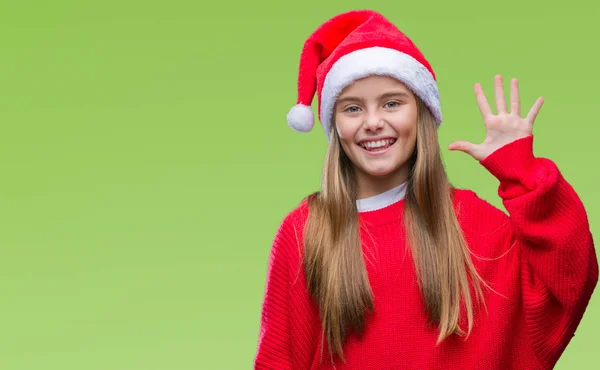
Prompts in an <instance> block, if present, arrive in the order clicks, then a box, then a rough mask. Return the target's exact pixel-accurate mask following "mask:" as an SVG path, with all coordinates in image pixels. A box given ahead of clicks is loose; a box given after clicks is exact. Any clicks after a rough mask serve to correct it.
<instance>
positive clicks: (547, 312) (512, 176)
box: [481, 136, 598, 365]
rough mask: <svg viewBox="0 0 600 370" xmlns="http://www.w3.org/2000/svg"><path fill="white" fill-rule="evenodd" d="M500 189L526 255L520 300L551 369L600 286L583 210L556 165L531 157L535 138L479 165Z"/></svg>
mask: <svg viewBox="0 0 600 370" xmlns="http://www.w3.org/2000/svg"><path fill="white" fill-rule="evenodd" d="M481 164H482V165H483V166H484V167H485V168H486V169H487V170H488V171H490V173H491V174H492V175H494V176H495V177H496V178H497V179H498V180H499V182H500V185H499V187H498V194H499V195H500V197H501V199H502V202H503V204H504V206H505V208H506V210H507V211H508V214H509V220H510V222H509V224H508V225H510V233H509V234H510V236H509V239H510V240H511V241H512V242H511V243H516V244H517V245H518V248H520V250H521V261H520V263H521V279H522V299H523V307H524V313H525V316H526V318H525V319H526V323H527V326H528V331H529V333H530V335H531V340H532V343H533V346H534V351H535V353H536V354H537V356H538V357H539V359H540V361H541V362H542V363H544V364H547V365H553V364H554V363H555V362H556V361H557V360H558V357H559V356H560V355H561V353H562V352H563V351H564V349H565V347H566V346H567V344H568V343H569V341H570V340H571V338H572V337H573V335H574V333H575V330H576V328H577V326H578V325H579V322H580V320H581V319H582V316H583V314H584V311H585V310H586V308H587V305H588V302H589V299H590V297H591V295H592V292H593V290H594V288H595V286H596V283H597V281H598V261H597V257H596V251H595V248H594V241H593V238H592V234H591V231H590V227H589V224H588V218H587V214H586V211H585V209H584V206H583V204H582V202H581V200H580V199H579V197H578V195H577V194H576V193H575V191H574V190H573V188H572V187H571V186H570V184H569V183H567V182H566V181H565V180H564V178H563V177H562V175H561V173H560V171H559V170H558V168H557V166H556V165H555V163H554V162H552V161H551V160H549V159H546V158H536V157H534V155H533V136H528V137H525V138H522V139H519V140H517V141H515V142H512V143H510V144H508V145H506V146H504V147H502V148H500V149H498V150H497V151H496V152H494V153H492V154H491V155H490V156H488V157H487V158H485V159H484V160H482V161H481Z"/></svg>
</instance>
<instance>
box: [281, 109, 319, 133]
mask: <svg viewBox="0 0 600 370" xmlns="http://www.w3.org/2000/svg"><path fill="white" fill-rule="evenodd" d="M287 122H288V125H289V126H290V127H291V128H292V129H294V130H295V131H298V132H309V131H310V130H312V128H313V126H314V125H315V117H314V114H313V111H312V108H311V107H310V106H308V105H304V104H296V105H294V106H293V107H292V109H290V111H289V113H288V114H287Z"/></svg>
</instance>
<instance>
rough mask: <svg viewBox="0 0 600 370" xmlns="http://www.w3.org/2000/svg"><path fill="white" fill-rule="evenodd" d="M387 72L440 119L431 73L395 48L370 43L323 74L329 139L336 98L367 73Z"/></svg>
mask: <svg viewBox="0 0 600 370" xmlns="http://www.w3.org/2000/svg"><path fill="white" fill-rule="evenodd" d="M369 75H381V76H390V77H394V78H396V79H398V80H399V81H401V82H403V83H404V84H405V85H406V87H408V88H409V89H410V90H411V91H412V92H413V93H414V94H415V95H417V96H419V97H420V98H421V99H422V100H423V102H424V103H425V104H426V105H427V106H428V107H429V109H430V110H431V113H432V114H433V116H434V117H435V120H436V123H437V124H438V125H439V124H440V123H441V122H442V113H441V107H440V96H439V91H438V88H437V83H436V81H435V79H434V78H433V76H432V74H431V73H430V72H429V70H427V68H425V66H423V65H422V64H421V63H419V62H418V61H417V60H416V59H415V58H413V57H411V56H410V55H408V54H405V53H402V52H399V51H397V50H394V49H389V48H383V47H371V48H366V49H359V50H356V51H353V52H351V53H349V54H346V55H344V56H343V57H341V58H340V59H339V60H338V61H337V62H335V64H334V65H333V66H332V67H331V69H330V71H329V73H328V74H327V76H326V77H325V81H324V83H323V89H322V97H321V117H320V120H321V124H322V126H323V129H324V130H325V134H326V136H327V139H328V140H329V135H330V129H331V119H332V116H333V108H334V106H335V102H336V100H337V98H338V96H339V95H340V93H341V92H342V90H343V89H344V88H345V87H346V86H348V85H350V84H351V83H352V82H354V81H356V80H358V79H360V78H363V77H366V76H369Z"/></svg>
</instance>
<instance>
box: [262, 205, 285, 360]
mask: <svg viewBox="0 0 600 370" xmlns="http://www.w3.org/2000/svg"><path fill="white" fill-rule="evenodd" d="M292 240H295V237H294V226H293V223H292V217H291V214H290V215H288V216H287V217H286V218H285V219H284V220H283V222H282V223H281V225H280V226H279V229H278V230H277V233H276V235H275V238H274V241H273V244H272V247H271V251H270V254H269V260H268V267H267V275H266V284H265V291H264V297H263V303H262V311H261V319H260V330H259V338H258V346H257V352H256V356H255V359H254V369H257V370H258V369H260V370H267V369H273V370H286V369H292V348H291V347H292V343H291V342H292V341H291V325H290V306H289V288H290V268H289V266H290V260H289V257H290V256H289V254H288V251H289V250H290V243H291V242H292Z"/></svg>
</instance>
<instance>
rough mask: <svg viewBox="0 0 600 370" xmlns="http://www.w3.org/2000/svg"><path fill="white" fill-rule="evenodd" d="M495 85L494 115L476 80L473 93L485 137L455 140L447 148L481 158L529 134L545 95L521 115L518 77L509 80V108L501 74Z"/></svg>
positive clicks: (496, 78) (495, 80)
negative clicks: (478, 140) (474, 139)
mask: <svg viewBox="0 0 600 370" xmlns="http://www.w3.org/2000/svg"><path fill="white" fill-rule="evenodd" d="M494 88H495V98H496V110H497V114H495V115H494V114H493V112H492V109H491V108H490V105H489V103H488V100H487V98H486V97H485V94H484V92H483V89H482V88H481V85H480V84H475V97H476V98H477V104H478V105H479V111H480V112H481V115H482V117H483V122H484V124H485V128H486V135H485V139H484V141H483V142H482V143H481V144H473V143H471V142H468V141H456V142H454V143H452V144H450V146H449V147H448V149H450V150H458V151H462V152H465V153H467V154H469V155H471V156H472V157H473V158H475V159H476V160H478V161H482V160H483V159H485V158H486V157H487V156H489V155H490V154H492V153H493V152H494V151H496V150H497V149H499V148H501V147H502V146H504V145H506V144H508V143H511V142H513V141H515V140H518V139H521V138H523V137H526V136H529V135H531V134H532V132H533V123H534V122H535V118H536V117H537V115H538V113H539V111H540V108H541V107H542V104H543V103H544V99H543V98H542V97H540V98H538V99H537V100H536V102H535V103H534V104H533V107H531V109H530V110H529V113H527V116H526V117H525V118H522V117H521V102H520V98H519V86H518V81H517V79H516V78H513V79H512V80H511V82H510V112H508V111H507V107H506V101H505V98H504V88H503V85H502V76H500V75H496V76H495V78H494Z"/></svg>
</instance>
